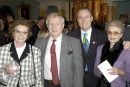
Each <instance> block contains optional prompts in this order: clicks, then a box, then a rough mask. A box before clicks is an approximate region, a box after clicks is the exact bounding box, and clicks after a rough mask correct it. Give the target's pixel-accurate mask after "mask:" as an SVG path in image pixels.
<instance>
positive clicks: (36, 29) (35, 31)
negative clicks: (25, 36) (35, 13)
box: [28, 24, 40, 45]
mask: <svg viewBox="0 0 130 87" xmlns="http://www.w3.org/2000/svg"><path fill="white" fill-rule="evenodd" d="M39 31H40V28H39V26H38V25H37V24H34V25H33V26H32V37H30V38H29V40H28V43H29V44H31V45H34V43H35V41H36V39H37V36H38V32H39Z"/></svg>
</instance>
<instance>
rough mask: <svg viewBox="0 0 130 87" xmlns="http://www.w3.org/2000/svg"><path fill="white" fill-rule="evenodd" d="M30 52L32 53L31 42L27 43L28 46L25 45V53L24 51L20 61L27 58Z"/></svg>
mask: <svg viewBox="0 0 130 87" xmlns="http://www.w3.org/2000/svg"><path fill="white" fill-rule="evenodd" d="M28 53H30V50H29V44H26V47H25V49H24V51H23V53H22V55H21V57H20V61H19V62H21V61H22V60H23V59H24V58H26V57H27V55H28Z"/></svg>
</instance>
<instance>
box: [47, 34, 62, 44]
mask: <svg viewBox="0 0 130 87" xmlns="http://www.w3.org/2000/svg"><path fill="white" fill-rule="evenodd" d="M61 39H62V34H61V35H60V36H59V37H58V38H56V42H59V41H61ZM49 41H50V42H52V41H53V37H52V36H50V39H49Z"/></svg>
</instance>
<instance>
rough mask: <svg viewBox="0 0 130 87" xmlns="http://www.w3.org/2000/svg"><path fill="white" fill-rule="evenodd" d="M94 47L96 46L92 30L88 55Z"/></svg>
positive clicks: (94, 34)
mask: <svg viewBox="0 0 130 87" xmlns="http://www.w3.org/2000/svg"><path fill="white" fill-rule="evenodd" d="M95 46H96V32H95V30H94V29H93V28H92V34H91V39H90V45H89V51H88V55H89V54H90V53H91V52H92V51H93V49H95Z"/></svg>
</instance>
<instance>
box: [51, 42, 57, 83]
mask: <svg viewBox="0 0 130 87" xmlns="http://www.w3.org/2000/svg"><path fill="white" fill-rule="evenodd" d="M55 41H56V40H53V43H52V46H51V50H50V51H51V72H52V80H53V83H54V84H55V85H57V84H58V83H59V78H58V68H57V60H56V52H55Z"/></svg>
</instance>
